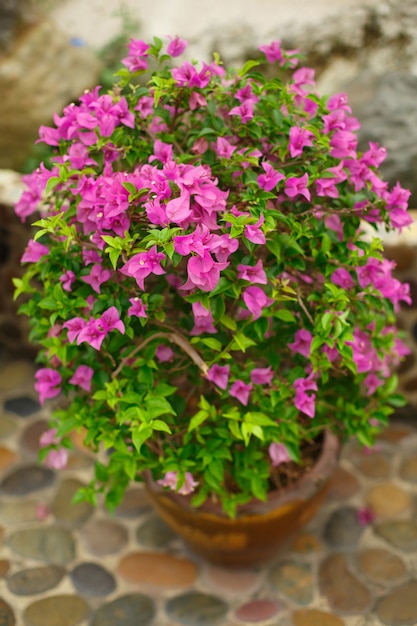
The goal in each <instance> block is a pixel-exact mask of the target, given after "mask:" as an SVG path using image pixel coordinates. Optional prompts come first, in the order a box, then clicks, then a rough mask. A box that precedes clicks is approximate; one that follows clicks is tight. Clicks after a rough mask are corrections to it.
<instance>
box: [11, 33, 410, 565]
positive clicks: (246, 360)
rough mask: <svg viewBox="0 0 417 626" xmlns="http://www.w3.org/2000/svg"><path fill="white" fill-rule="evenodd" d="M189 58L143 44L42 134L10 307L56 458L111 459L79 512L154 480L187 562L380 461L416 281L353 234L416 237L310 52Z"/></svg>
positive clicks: (248, 546) (270, 49)
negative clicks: (323, 85) (342, 450)
mask: <svg viewBox="0 0 417 626" xmlns="http://www.w3.org/2000/svg"><path fill="white" fill-rule="evenodd" d="M185 45H186V42H185V41H184V40H182V39H180V38H178V37H175V38H171V40H170V42H169V44H168V46H167V50H166V52H165V51H164V50H163V42H162V41H161V40H159V39H157V38H156V39H155V40H154V42H153V43H152V44H149V45H148V44H147V43H145V42H143V41H138V40H131V42H130V44H129V53H128V56H127V57H126V58H125V59H123V61H122V62H123V64H124V66H125V67H124V68H123V69H121V70H120V71H119V73H118V79H117V82H116V83H115V85H114V88H113V89H112V91H111V92H109V93H101V91H100V88H99V87H97V88H96V89H94V90H92V91H89V92H86V93H84V95H82V96H81V97H80V100H79V102H78V103H77V104H71V105H69V106H68V107H66V108H65V110H64V112H63V114H62V115H60V116H59V115H57V116H56V117H55V120H54V121H55V126H54V127H52V128H47V127H41V129H40V139H41V141H43V142H44V143H46V144H47V145H49V146H52V147H53V149H54V154H55V155H54V157H53V158H52V167H51V168H50V169H47V168H46V167H44V166H43V165H41V167H40V168H39V169H38V170H37V171H35V172H33V174H32V175H30V176H28V177H27V178H26V183H27V185H28V189H27V191H26V192H25V193H24V194H23V196H22V198H21V200H20V201H19V202H18V204H17V206H16V211H17V214H18V215H19V216H20V217H21V218H22V219H25V218H26V217H27V216H29V215H31V214H32V213H33V212H35V211H39V212H40V219H38V220H37V221H36V222H35V227H36V234H35V235H34V238H33V240H31V241H30V242H29V244H28V247H27V250H26V252H25V254H24V256H23V258H22V262H23V263H24V264H25V268H26V270H25V273H24V275H23V277H22V278H20V279H16V281H15V284H16V294H17V295H20V294H25V295H26V300H25V302H24V303H23V305H22V306H21V310H22V312H23V313H24V314H26V315H27V316H28V317H29V318H30V321H31V324H32V331H31V332H32V334H31V339H32V340H33V341H34V342H35V343H36V344H38V345H39V346H40V350H39V356H38V360H39V363H40V368H39V369H38V371H37V373H36V384H35V387H36V389H37V391H38V393H39V397H40V401H41V403H43V402H44V401H45V400H46V399H49V398H57V400H56V406H55V410H54V412H53V414H52V424H51V426H52V428H51V430H50V431H48V432H47V433H46V434H45V435H44V436H43V440H42V444H43V445H44V446H45V447H44V449H43V450H42V457H43V459H44V460H45V461H46V462H47V463H49V464H51V465H54V466H55V467H60V466H62V465H63V464H64V463H65V461H66V457H67V449H68V447H69V446H70V434H71V433H72V432H73V431H77V430H78V431H79V430H82V432H83V433H84V435H85V444H86V445H87V446H89V447H91V448H92V450H93V451H95V452H96V453H97V462H96V465H95V478H94V480H93V481H92V483H91V484H90V485H89V486H88V487H87V488H85V489H83V490H82V492H81V497H84V498H87V499H89V500H90V501H92V502H95V501H96V497H97V494H100V493H104V494H105V502H106V504H107V506H108V507H110V508H114V507H116V506H117V504H118V503H119V502H120V500H121V498H122V496H123V493H124V490H125V489H126V487H127V485H128V484H129V483H130V481H135V480H143V479H145V480H146V482H147V484H148V488H149V489H151V491H152V493H153V494H154V495H153V497H154V499H155V500H156V503H157V507H159V509H160V510H161V512H162V514H163V515H164V516H165V517H166V519H168V520H169V521H170V523H172V524H173V525H174V527H175V528H176V529H177V530H178V531H179V532H180V533H182V534H185V535H186V537H188V539H189V540H190V541H191V542H192V543H193V544H194V546H197V549H199V550H200V551H201V552H202V553H205V554H207V555H208V556H209V557H211V558H223V560H225V562H230V561H231V560H233V559H234V560H235V562H236V560H237V562H242V561H241V558H246V557H240V556H238V557H233V556H232V557H230V554H231V553H233V552H234V551H237V552H239V553H242V552H245V551H246V554H251V555H252V556H250V558H252V557H253V558H254V559H256V558H258V557H260V556H261V555H262V554H263V555H265V554H266V553H267V554H269V553H270V550H271V549H272V548H273V545H274V544H275V543H277V542H278V541H280V540H281V539H282V533H283V531H284V530H285V529H287V530H293V529H294V528H296V527H297V525H299V524H300V523H305V522H306V521H307V520H308V519H309V518H310V517H311V515H312V513H313V512H314V510H315V509H316V508H317V506H318V503H319V501H320V500H321V499H322V498H323V495H324V487H325V484H326V480H327V477H328V475H329V474H331V472H332V470H333V468H334V466H335V462H336V457H337V445H336V443H335V442H336V440H340V441H345V440H346V439H347V438H350V437H356V438H357V440H358V441H359V442H360V443H361V444H363V445H366V446H371V445H372V444H373V441H374V439H375V436H376V435H377V433H378V432H379V431H380V429H381V428H383V427H384V426H385V425H386V424H387V419H388V416H389V414H390V413H391V412H392V410H393V409H392V407H393V406H396V405H399V404H400V403H401V398H400V397H399V396H398V395H397V394H396V393H395V388H396V376H395V374H394V373H393V372H394V371H395V367H396V366H397V365H398V363H399V361H400V360H401V357H402V356H403V355H404V354H405V353H406V352H407V349H406V348H405V346H404V344H403V343H402V342H401V339H400V338H399V335H398V332H397V330H396V327H395V312H396V311H397V310H398V307H399V304H400V302H401V301H404V302H406V303H409V302H410V295H409V289H408V286H407V285H405V284H401V283H400V282H399V281H398V280H396V279H395V278H393V276H392V274H391V271H392V269H393V263H391V262H389V261H388V260H385V259H384V258H383V256H382V245H381V241H380V240H379V239H378V238H377V237H375V238H374V239H373V240H372V241H369V240H368V239H366V238H365V237H364V235H363V231H362V230H361V224H362V223H363V221H365V222H368V223H370V224H371V225H373V226H375V228H376V227H377V226H378V225H380V224H382V225H385V226H386V227H387V228H399V229H401V228H403V227H405V226H407V225H408V224H409V223H410V222H411V219H410V217H409V215H408V213H407V210H406V209H407V200H408V197H409V195H410V193H409V192H408V191H407V190H404V189H402V188H401V186H400V185H399V184H398V183H397V184H396V185H395V186H394V187H392V188H389V186H388V185H387V183H385V182H383V180H381V178H380V176H379V173H378V167H379V165H380V164H381V162H382V161H383V160H384V158H385V150H384V148H381V147H379V146H378V145H377V144H370V145H369V149H368V150H367V151H366V152H364V153H359V152H358V151H357V143H358V141H357V136H356V132H355V131H356V130H357V129H358V127H359V124H358V121H357V120H356V119H355V118H354V117H353V116H352V115H351V109H350V108H349V106H348V103H347V100H346V96H345V94H336V95H333V96H331V97H319V96H318V95H317V94H315V93H314V91H313V88H314V72H313V70H311V69H309V68H305V67H299V66H298V54H297V51H289V52H286V51H284V50H283V49H282V48H281V46H280V43H279V42H278V41H275V42H273V43H272V44H270V45H265V46H262V47H261V48H260V50H261V52H262V54H263V55H264V57H265V58H266V59H265V58H264V57H262V58H260V59H258V60H251V61H247V62H246V63H245V64H244V65H243V67H241V68H239V69H237V70H231V71H226V70H225V69H224V67H223V65H222V63H221V61H220V59H219V58H218V56H217V55H214V60H213V62H211V63H202V64H198V63H194V62H193V63H190V62H188V61H185V62H183V63H182V64H176V65H174V66H173V65H172V58H173V57H177V56H179V55H180V54H181V53H182V52H183V50H184V48H185ZM265 60H266V62H268V63H271V64H275V67H276V71H275V73H274V76H273V78H266V77H265V75H264V74H263V73H261V72H259V68H258V67H257V66H259V65H260V64H261V63H265ZM150 66H152V67H153V68H154V69H153V71H150V69H149V68H150ZM142 75H143V76H142ZM103 451H104V456H103ZM329 451H330V457H329ZM100 455H101V456H100ZM329 459H330V460H329ZM304 475H306V476H307V477H305V476H304ZM294 485H296V486H297V489H298V488H299V491H296V490H295V486H294ZM313 487H314V488H313ZM294 494H295V495H294ZM303 500H306V502H307V505H306V506H307V508H306V509H302V508H300V503H301V501H303ZM277 502H278V503H279V504H280V505H281V508H280V509H279V510H278V513H276V512H274V507H275V504H276V503H277ZM179 507H180V513H179V518H176V517H174V516H173V510H174V509H176V508H179ZM181 511H182V512H181ZM197 512H202V517H201V518H198V521H197V523H195V522H194V520H195V518H196V515H197ZM261 513H263V514H264V518H265V519H266V520H267V522H268V524H269V526H268V524H266V525H264V526H263V527H261V530H259V528H257V529H255V530H253V529H254V525H255V523H256V521H257V519H258V518H261V517H262V515H261ZM178 519H179V521H176V520H178ZM268 520H269V521H268ZM218 522H219V523H220V530H219V526H215V524H216V523H218ZM239 523H240V524H241V526H236V524H239ZM205 524H206V526H205ZM280 524H281V526H280ZM277 529H278V530H277ZM251 533H252V539H248V536H249V535H250V534H251ZM261 540H266V546H264V547H263V548H262V547H261V546H260V544H259V542H260V541H261ZM251 542H252V543H251ZM251 551H252V552H251ZM222 553H226V557H224V554H223V556H222ZM219 555H220V556H219ZM229 557H230V558H229Z"/></svg>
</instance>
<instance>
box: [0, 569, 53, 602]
mask: <svg viewBox="0 0 417 626" xmlns="http://www.w3.org/2000/svg"><path fill="white" fill-rule="evenodd" d="M64 574H65V570H64V568H63V567H59V566H58V565H46V566H45V567H30V568H28V569H24V570H21V571H20V572H16V573H15V574H13V575H12V576H9V578H8V579H7V586H8V588H9V591H11V592H12V593H14V594H16V595H17V596H31V595H35V594H37V593H43V592H44V591H49V590H50V589H54V587H56V586H57V585H58V584H59V583H60V582H61V580H62V578H63V577H64Z"/></svg>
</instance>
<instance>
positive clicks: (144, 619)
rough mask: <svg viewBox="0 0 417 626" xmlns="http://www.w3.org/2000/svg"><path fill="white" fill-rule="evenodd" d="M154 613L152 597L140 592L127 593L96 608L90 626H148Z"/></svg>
mask: <svg viewBox="0 0 417 626" xmlns="http://www.w3.org/2000/svg"><path fill="white" fill-rule="evenodd" d="M155 613H156V609H155V604H154V601H153V600H152V598H150V597H149V596H146V595H144V594H142V593H129V594H126V595H124V596H120V597H119V598H116V600H113V602H109V603H107V604H103V605H102V606H101V607H100V608H99V609H97V611H96V612H95V613H94V615H93V617H92V619H91V626H148V625H149V624H150V623H151V622H152V621H153V618H154V617H155Z"/></svg>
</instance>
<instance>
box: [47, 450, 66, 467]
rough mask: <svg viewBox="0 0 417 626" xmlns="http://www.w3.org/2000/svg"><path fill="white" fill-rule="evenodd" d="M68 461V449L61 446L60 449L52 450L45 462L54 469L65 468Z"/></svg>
mask: <svg viewBox="0 0 417 626" xmlns="http://www.w3.org/2000/svg"><path fill="white" fill-rule="evenodd" d="M67 463H68V450H67V449H66V448H59V449H58V450H50V451H49V452H48V454H47V456H46V457H45V459H44V461H43V464H44V465H46V467H51V468H52V469H58V470H59V469H63V468H64V467H65V466H66V464H67Z"/></svg>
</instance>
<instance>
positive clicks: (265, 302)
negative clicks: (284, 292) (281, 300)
mask: <svg viewBox="0 0 417 626" xmlns="http://www.w3.org/2000/svg"><path fill="white" fill-rule="evenodd" d="M242 297H243V301H244V303H245V304H246V306H247V308H248V309H249V311H250V312H251V313H252V315H253V319H254V320H257V319H258V317H261V315H262V311H263V309H264V308H265V307H268V306H271V304H273V303H274V300H272V299H271V298H268V296H267V295H266V293H265V292H264V291H263V290H262V289H261V288H260V287H248V288H247V289H245V290H244V291H243V294H242Z"/></svg>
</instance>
